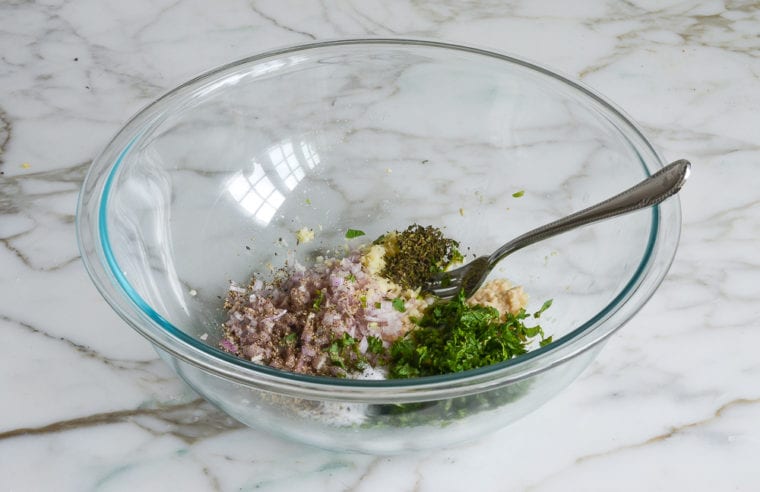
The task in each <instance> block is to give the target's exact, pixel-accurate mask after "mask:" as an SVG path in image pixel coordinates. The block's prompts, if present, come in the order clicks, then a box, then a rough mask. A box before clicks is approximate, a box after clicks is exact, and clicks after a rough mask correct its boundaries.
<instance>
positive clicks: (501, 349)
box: [389, 291, 551, 378]
mask: <svg viewBox="0 0 760 492" xmlns="http://www.w3.org/2000/svg"><path fill="white" fill-rule="evenodd" d="M529 316H530V315H529V314H527V313H526V312H525V310H520V311H519V312H518V313H516V314H512V313H505V314H504V315H503V317H502V316H500V314H499V312H498V310H496V309H495V308H493V307H490V306H482V305H474V306H470V305H468V304H467V302H466V299H465V297H464V291H460V293H459V295H458V296H457V297H456V298H455V299H452V300H450V301H439V302H437V303H435V304H433V305H432V306H430V307H428V308H427V309H426V310H425V313H424V315H423V316H422V318H421V319H419V320H415V323H416V324H417V328H416V329H414V330H411V331H409V332H408V333H407V334H406V335H405V336H404V337H402V338H400V339H398V340H396V341H395V342H393V344H391V347H390V360H389V375H390V377H392V378H409V377H419V376H433V375H436V374H447V373H453V372H460V371H466V370H469V369H475V368H477V367H483V366H487V365H491V364H496V363H499V362H503V361H505V360H509V359H511V358H513V357H516V356H518V355H522V354H524V353H525V352H527V351H528V349H527V345H528V343H530V342H531V340H532V339H533V338H535V337H538V336H540V337H541V342H540V343H551V338H546V339H544V333H543V330H542V329H541V327H540V326H538V325H536V326H525V322H524V320H525V319H527V318H528V317H529ZM545 340H549V342H544V341H545Z"/></svg>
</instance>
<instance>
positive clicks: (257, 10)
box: [250, 2, 317, 40]
mask: <svg viewBox="0 0 760 492" xmlns="http://www.w3.org/2000/svg"><path fill="white" fill-rule="evenodd" d="M250 6H251V10H252V11H253V12H255V13H256V15H258V16H259V17H261V18H262V19H264V20H266V21H268V22H270V23H272V25H274V26H275V27H277V28H279V29H284V30H285V31H288V32H292V33H294V34H298V35H301V36H306V37H307V38H309V39H311V40H316V39H317V37H316V36H315V35H313V34H311V33H309V32H306V31H299V30H298V29H294V28H292V27H289V26H286V25H284V24H282V23H280V21H278V20H277V19H275V18H274V17H272V16H271V15H267V14H265V13H264V12H262V11H261V9H260V8H258V7H257V6H256V4H255V3H254V2H251V3H250Z"/></svg>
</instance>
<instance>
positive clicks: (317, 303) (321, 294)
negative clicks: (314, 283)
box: [311, 289, 325, 311]
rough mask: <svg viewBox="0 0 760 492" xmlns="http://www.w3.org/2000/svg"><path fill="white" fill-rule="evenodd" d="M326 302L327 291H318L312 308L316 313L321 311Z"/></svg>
mask: <svg viewBox="0 0 760 492" xmlns="http://www.w3.org/2000/svg"><path fill="white" fill-rule="evenodd" d="M324 301H325V291H324V290H322V289H320V290H318V291H317V295H316V297H315V298H314V302H313V303H312V304H311V307H312V308H314V311H319V309H320V308H321V307H322V303H323V302H324Z"/></svg>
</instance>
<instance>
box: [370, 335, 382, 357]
mask: <svg viewBox="0 0 760 492" xmlns="http://www.w3.org/2000/svg"><path fill="white" fill-rule="evenodd" d="M367 351H368V352H371V353H373V354H377V355H382V354H383V353H384V351H385V349H384V348H383V341H382V340H381V339H380V338H379V337H374V336H372V335H370V336H368V337H367Z"/></svg>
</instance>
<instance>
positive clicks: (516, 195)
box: [512, 190, 525, 198]
mask: <svg viewBox="0 0 760 492" xmlns="http://www.w3.org/2000/svg"><path fill="white" fill-rule="evenodd" d="M524 194H525V190H520V191H516V192H514V193H512V196H513V197H514V198H520V197H521V196H523V195H524Z"/></svg>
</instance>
